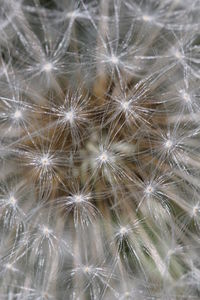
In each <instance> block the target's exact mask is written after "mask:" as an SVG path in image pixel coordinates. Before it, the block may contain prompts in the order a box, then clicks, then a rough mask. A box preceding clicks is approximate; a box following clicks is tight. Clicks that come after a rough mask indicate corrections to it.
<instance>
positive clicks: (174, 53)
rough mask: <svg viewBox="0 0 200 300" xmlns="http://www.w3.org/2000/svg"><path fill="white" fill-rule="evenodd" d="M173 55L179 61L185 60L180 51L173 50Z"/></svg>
mask: <svg viewBox="0 0 200 300" xmlns="http://www.w3.org/2000/svg"><path fill="white" fill-rule="evenodd" d="M173 55H174V56H175V57H176V58H177V59H178V60H182V59H183V58H184V55H183V54H182V53H181V52H180V51H179V50H178V49H174V50H173Z"/></svg>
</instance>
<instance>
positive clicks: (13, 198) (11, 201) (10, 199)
mask: <svg viewBox="0 0 200 300" xmlns="http://www.w3.org/2000/svg"><path fill="white" fill-rule="evenodd" d="M8 201H9V203H10V204H11V205H12V206H15V205H16V203H17V199H16V198H15V197H14V196H13V195H12V196H10V198H9V200H8Z"/></svg>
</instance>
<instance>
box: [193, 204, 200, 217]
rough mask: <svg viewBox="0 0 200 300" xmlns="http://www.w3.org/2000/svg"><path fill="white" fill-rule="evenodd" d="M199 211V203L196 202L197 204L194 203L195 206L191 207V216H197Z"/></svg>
mask: <svg viewBox="0 0 200 300" xmlns="http://www.w3.org/2000/svg"><path fill="white" fill-rule="evenodd" d="M199 213H200V207H199V205H198V204H197V205H195V206H194V207H193V209H192V214H193V216H197V215H198V214H199Z"/></svg>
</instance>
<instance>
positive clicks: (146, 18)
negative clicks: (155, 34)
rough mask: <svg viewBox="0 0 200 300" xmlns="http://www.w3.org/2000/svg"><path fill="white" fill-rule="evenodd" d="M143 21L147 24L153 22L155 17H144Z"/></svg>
mask: <svg viewBox="0 0 200 300" xmlns="http://www.w3.org/2000/svg"><path fill="white" fill-rule="evenodd" d="M142 19H143V20H144V21H145V22H151V21H152V20H153V17H152V16H149V15H143V16H142Z"/></svg>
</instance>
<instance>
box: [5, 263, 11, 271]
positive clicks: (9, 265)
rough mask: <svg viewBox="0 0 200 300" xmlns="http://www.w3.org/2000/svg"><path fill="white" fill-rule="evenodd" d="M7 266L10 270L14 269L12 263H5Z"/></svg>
mask: <svg viewBox="0 0 200 300" xmlns="http://www.w3.org/2000/svg"><path fill="white" fill-rule="evenodd" d="M5 267H6V269H9V270H12V269H13V266H12V264H10V263H7V264H6V265H5Z"/></svg>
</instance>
